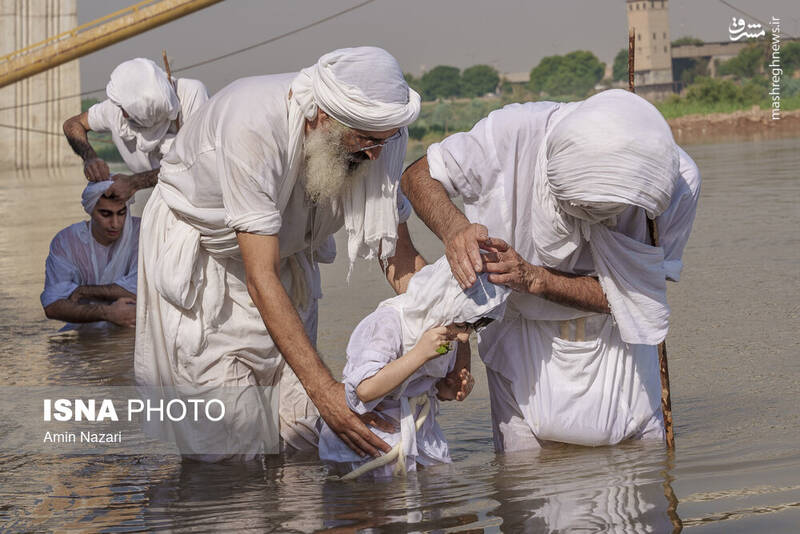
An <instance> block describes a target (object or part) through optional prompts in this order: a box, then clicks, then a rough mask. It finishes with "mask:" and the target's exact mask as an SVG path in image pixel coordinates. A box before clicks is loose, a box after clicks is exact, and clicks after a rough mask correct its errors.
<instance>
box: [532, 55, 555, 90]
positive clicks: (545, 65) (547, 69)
mask: <svg viewBox="0 0 800 534" xmlns="http://www.w3.org/2000/svg"><path fill="white" fill-rule="evenodd" d="M563 63H564V57H563V56H547V57H543V58H542V60H541V61H540V62H539V64H538V65H536V66H535V67H534V68H533V69H532V70H531V78H530V82H528V86H529V87H530V89H531V91H534V92H536V93H539V92H541V91H543V90H544V85H545V83H547V81H548V80H549V79H550V78H552V77H553V76H555V74H556V71H558V69H559V67H561V65H562V64H563Z"/></svg>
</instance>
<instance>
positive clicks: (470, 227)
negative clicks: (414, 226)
mask: <svg viewBox="0 0 800 534" xmlns="http://www.w3.org/2000/svg"><path fill="white" fill-rule="evenodd" d="M401 186H402V188H403V193H405V195H406V197H408V199H409V200H410V201H411V204H412V205H413V206H414V211H416V212H417V215H419V217H420V218H421V219H422V221H423V222H424V223H425V224H426V225H428V228H430V229H431V231H433V233H435V234H436V235H437V236H439V239H441V240H442V242H443V243H444V246H445V255H446V256H447V261H448V262H449V263H450V268H451V269H452V271H453V276H455V277H456V280H458V282H459V284H461V286H462V287H469V286H471V285H472V284H474V283H475V281H476V280H477V278H476V276H475V273H479V272H481V269H482V268H483V267H482V263H481V257H480V251H479V249H480V244H481V243H482V242H483V241H484V240H485V239H486V238H487V237H488V232H487V230H486V227H485V226H483V225H480V224H471V223H470V222H469V219H467V217H466V216H465V215H464V214H463V213H461V211H460V210H459V209H458V208H457V207H456V205H455V204H453V202H452V201H451V200H450V197H449V196H448V195H447V191H446V190H445V188H444V186H443V185H442V184H441V183H439V182H438V181H436V180H434V179H433V178H432V177H431V173H430V168H429V167H428V158H427V156H425V157H422V158H420V159H418V160H417V161H415V162H414V163H412V164H411V165H410V166H409V167H408V168H407V169H406V170H405V172H404V173H403V176H402V179H401Z"/></svg>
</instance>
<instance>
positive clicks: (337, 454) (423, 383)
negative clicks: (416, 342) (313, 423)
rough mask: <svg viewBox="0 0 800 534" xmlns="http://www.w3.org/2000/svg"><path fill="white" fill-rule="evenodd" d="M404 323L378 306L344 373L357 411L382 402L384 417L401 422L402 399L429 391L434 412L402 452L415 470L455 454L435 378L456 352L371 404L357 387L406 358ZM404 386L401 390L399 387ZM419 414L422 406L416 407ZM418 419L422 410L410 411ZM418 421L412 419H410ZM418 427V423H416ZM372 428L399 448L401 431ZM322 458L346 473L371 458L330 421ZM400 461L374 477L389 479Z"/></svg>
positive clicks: (360, 331) (354, 340)
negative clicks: (443, 423)
mask: <svg viewBox="0 0 800 534" xmlns="http://www.w3.org/2000/svg"><path fill="white" fill-rule="evenodd" d="M403 354H404V350H403V327H402V323H401V319H400V313H399V311H398V310H396V309H395V308H392V307H390V306H379V307H378V309H377V310H375V311H374V312H372V313H370V314H369V315H367V316H366V317H365V318H364V319H363V320H362V321H361V322H360V323H359V324H358V326H356V328H355V330H353V333H352V334H351V336H350V342H349V343H348V344H347V365H345V368H344V371H343V373H342V375H343V376H342V382H344V388H345V396H346V399H347V406H348V407H349V408H350V409H351V410H353V411H354V412H356V413H359V414H364V413H368V412H371V411H372V410H374V409H375V407H376V406H378V405H379V404H380V405H381V411H380V412H379V413H380V414H382V415H383V416H384V417H387V416H388V417H390V418H391V419H393V420H394V421H397V422H398V423H402V422H403V419H404V415H406V417H405V418H406V419H408V415H407V414H403V406H402V402H403V398H405V399H406V401H405V402H406V403H407V402H408V399H409V398H411V397H415V396H417V395H421V394H426V395H427V396H428V400H429V402H430V403H431V411H430V413H429V414H428V417H427V418H426V419H425V422H424V423H423V424H422V427H420V429H419V430H417V431H416V433H415V436H414V438H415V439H412V440H409V441H410V443H408V444H404V445H407V446H405V447H404V449H407V450H405V451H403V453H404V454H405V455H406V458H407V459H406V470H407V471H409V472H410V471H416V464H417V463H419V464H421V465H425V466H427V465H433V464H437V463H450V462H451V459H450V453H449V451H448V448H447V440H446V439H445V437H444V433H443V432H442V429H441V427H440V426H439V423H438V422H437V421H436V415H437V414H438V412H439V401H438V400H437V398H436V382H438V381H439V380H440V379H441V378H443V377H444V376H445V375H446V374H447V373H449V372H450V371H452V369H453V365H454V364H455V358H456V351H455V350H452V351H450V352H449V353H447V354H445V355H443V356H441V357H440V358H436V359H435V360H432V362H435V363H436V365H426V366H423V367H421V368H420V369H418V370H417V371H415V372H414V373H413V374H412V375H411V376H410V377H409V378H408V380H407V381H406V382H405V383H404V384H402V385H401V386H399V387H398V388H397V389H396V390H395V391H393V392H390V393H388V394H387V395H385V396H383V397H379V398H377V399H374V400H372V401H370V402H368V403H365V402H362V401H361V400H360V399H359V398H358V395H357V394H356V388H357V387H358V385H359V384H360V383H361V382H363V381H364V380H366V379H367V378H369V377H371V376H373V375H375V373H377V372H378V371H380V370H381V369H383V368H384V367H385V366H386V365H387V364H389V363H390V362H392V361H394V360H396V359H397V358H399V357H400V356H403ZM401 389H402V392H400V391H399V390H401ZM417 412H419V409H417ZM411 415H412V416H413V417H414V418H416V416H417V414H411ZM410 422H411V424H412V425H413V424H414V422H413V420H411V421H410ZM412 428H413V427H412ZM370 430H372V431H373V433H375V435H377V436H378V437H380V438H381V439H382V440H384V441H385V442H386V443H387V444H388V445H389V446H390V447H394V446H395V445H396V444H397V443H398V442H399V441H400V438H401V432H400V431H398V432H384V431H382V430H379V429H377V428H371V429H370ZM319 456H320V458H321V459H322V460H325V461H326V462H332V463H334V464H340V465H338V468H339V469H341V471H342V474H345V473H347V472H350V471H352V470H353V469H356V468H357V467H359V466H360V465H362V464H363V463H365V462H368V461H369V460H370V458H366V459H363V458H360V457H359V456H358V455H357V454H356V453H354V452H353V451H352V450H350V448H349V447H348V446H347V445H345V444H344V442H343V441H342V440H341V439H339V437H338V436H337V435H336V434H335V433H334V432H333V430H331V429H330V427H329V426H328V425H327V424H323V427H322V431H321V432H320V440H319ZM394 466H395V462H392V463H391V464H387V465H385V466H383V467H380V468H378V469H376V470H375V471H374V472H373V475H374V476H379V477H389V476H392V472H393V469H394Z"/></svg>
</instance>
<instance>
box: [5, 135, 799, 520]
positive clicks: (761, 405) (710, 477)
mask: <svg viewBox="0 0 800 534" xmlns="http://www.w3.org/2000/svg"><path fill="white" fill-rule="evenodd" d="M686 148H687V150H688V152H689V153H690V154H691V155H692V157H693V158H694V159H695V161H696V162H697V164H698V166H699V167H700V170H701V172H702V175H703V191H702V196H701V204H700V208H699V211H698V215H697V220H696V222H695V228H694V232H693V235H692V238H691V240H690V241H689V245H688V247H687V249H686V253H685V256H684V260H685V269H684V272H683V279H682V281H681V282H680V283H679V284H673V285H671V286H670V289H669V300H670V305H671V307H672V312H673V315H672V326H671V330H670V335H669V337H668V346H669V364H670V372H671V380H672V397H673V413H674V420H675V432H676V442H677V448H676V451H675V453H674V454H668V453H667V452H666V451H665V450H664V448H663V447H662V446H661V445H659V444H649V445H643V444H625V445H622V446H618V447H601V448H594V449H592V448H582V447H563V448H559V449H556V450H547V451H545V452H542V453H517V454H506V455H497V454H495V453H494V452H493V450H492V445H491V428H490V424H489V402H488V394H487V390H486V385H485V374H484V372H483V369H482V365H481V364H480V362H479V360H478V359H477V357H475V360H474V363H473V368H474V374H475V376H476V379H477V386H476V389H475V391H473V393H472V395H471V396H470V397H469V398H468V399H467V400H466V401H465V402H463V403H449V404H443V406H442V415H441V418H440V421H441V424H442V427H443V429H444V432H445V434H446V436H447V437H448V440H449V443H450V447H451V453H452V456H453V460H454V463H453V464H452V465H449V466H441V467H438V468H432V469H428V470H426V471H424V472H420V473H418V474H417V475H416V476H413V477H411V478H409V479H407V480H394V481H391V482H379V483H373V482H370V483H342V482H336V481H334V480H331V479H330V478H329V477H328V476H327V472H326V470H325V468H324V467H323V466H322V465H321V464H320V463H319V462H318V461H317V460H316V459H315V458H314V457H313V456H301V455H297V456H290V457H286V458H270V459H269V460H268V461H267V462H266V463H265V465H263V466H262V465H246V466H230V465H203V464H190V463H184V464H182V463H181V462H180V460H179V458H177V457H176V456H170V455H79V454H73V455H63V454H61V455H58V454H45V453H37V452H30V451H26V450H25V448H24V447H23V448H21V449H18V450H9V449H8V448H7V447H5V448H3V447H2V444H3V434H4V433H5V431H4V430H3V429H2V428H1V427H0V451H2V452H0V528H2V530H5V531H9V532H16V531H25V532H40V531H41V532H46V531H66V530H73V531H106V532H127V531H141V530H170V531H175V532H180V531H190V530H191V531H193V532H194V531H205V532H207V531H244V530H253V531H270V532H292V531H302V532H307V531H315V530H320V529H330V530H331V531H333V532H355V531H364V532H406V531H412V532H416V531H419V532H464V531H469V532H555V531H558V532H566V531H579V532H677V531H680V530H681V529H686V530H687V531H692V532H706V533H710V532H726V533H730V532H797V531H800V446H798V439H799V438H800V408H798V400H797V399H798V398H800V358H798V355H799V354H800V350H798V349H799V348H800V347H798V342H797V341H796V337H795V336H796V332H797V331H798V326H800V325H799V324H798V322H799V321H798V318H799V317H800V304H798V277H799V274H800V269H798V259H800V236H799V235H798V232H797V228H798V227H800V202H799V201H800V180H799V179H798V176H797V169H798V168H800V150H798V149H800V142H798V140H797V139H788V140H786V139H785V140H776V141H766V142H754V143H731V144H704V145H694V146H689V147H686ZM83 185H84V180H83V178H82V175H81V172H80V169H79V168H69V169H60V170H58V171H34V172H31V173H17V174H13V173H12V174H4V175H2V176H0V224H1V225H2V228H3V230H2V233H0V281H2V282H1V283H0V296H1V297H2V298H1V299H0V325H2V328H0V361H1V362H2V367H0V388H2V389H3V390H5V392H6V393H8V392H13V391H23V390H25V388H26V387H32V386H47V385H60V386H88V385H91V386H123V385H131V384H132V381H133V365H132V353H133V333H132V332H131V331H124V330H118V331H111V332H104V333H102V334H97V333H95V334H78V333H75V332H67V333H59V332H58V329H59V328H60V324H59V323H57V322H53V321H48V320H47V319H45V317H44V314H43V312H42V310H41V307H40V305H39V293H40V292H41V288H42V283H43V279H44V260H45V257H46V256H47V250H48V244H49V241H50V239H51V238H52V236H53V235H54V234H55V233H56V232H57V231H58V230H59V229H61V228H63V227H64V226H67V225H68V224H70V223H72V222H75V221H77V220H81V219H83V218H85V214H84V213H83V211H82V209H81V206H80V203H79V197H80V191H81V188H82V187H83ZM139 208H141V205H140V206H139ZM411 230H412V237H413V238H414V240H415V242H416V243H417V244H418V246H419V248H420V249H421V250H422V251H423V252H424V253H425V255H426V256H427V257H428V259H429V260H430V259H435V258H436V257H437V256H438V255H440V254H441V250H442V249H441V247H440V245H439V244H438V243H437V241H436V240H435V238H434V237H433V236H432V234H430V233H429V232H427V230H426V229H425V228H424V227H423V226H422V225H421V224H420V223H419V221H416V220H412V223H411ZM338 237H339V238H340V248H339V250H344V247H342V246H341V245H343V243H342V241H341V237H342V236H338ZM345 269H346V266H345V261H344V259H343V258H340V259H339V260H338V261H337V263H335V264H334V265H332V266H329V267H324V270H323V288H324V292H325V297H324V298H323V300H322V301H321V311H320V330H319V347H320V352H321V353H322V355H323V357H324V358H325V360H326V362H327V363H328V364H329V365H330V367H331V368H332V370H333V371H334V373H335V374H337V375H338V374H339V373H340V371H341V368H342V367H343V364H344V361H343V354H344V348H345V345H346V343H347V339H348V336H349V333H350V332H351V330H352V329H353V327H354V326H355V325H356V324H357V323H358V321H359V320H360V319H361V318H362V317H363V316H364V315H365V314H367V313H369V312H370V311H372V309H374V307H375V305H376V303H377V302H378V301H379V300H381V299H383V298H386V297H388V296H389V295H390V290H389V288H388V285H386V283H385V282H384V281H382V279H381V274H380V272H379V271H378V269H377V266H375V265H366V264H363V265H358V266H357V268H356V270H355V272H354V275H353V278H352V281H351V284H350V286H349V287H348V286H347V285H346V284H345ZM12 388H13V389H12ZM0 391H2V390H0ZM5 404H6V405H5V406H0V415H2V417H10V418H12V419H13V417H14V414H13V413H11V414H9V413H8V412H9V411H10V409H11V404H10V403H8V402H6V403H5ZM20 417H21V416H20ZM6 421H8V419H6ZM7 428H8V427H7ZM34 439H38V436H32V437H31V440H34Z"/></svg>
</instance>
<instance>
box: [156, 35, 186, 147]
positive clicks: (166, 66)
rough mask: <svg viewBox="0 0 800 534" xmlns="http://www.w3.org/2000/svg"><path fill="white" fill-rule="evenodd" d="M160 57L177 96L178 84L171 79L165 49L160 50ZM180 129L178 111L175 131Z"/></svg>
mask: <svg viewBox="0 0 800 534" xmlns="http://www.w3.org/2000/svg"><path fill="white" fill-rule="evenodd" d="M161 59H162V60H164V70H165V71H167V80H169V83H170V85H172V89H173V90H174V91H175V96H176V97H177V96H178V85H177V84H176V83H175V82H174V81H172V73H171V72H170V70H169V61H167V50H166V49H163V50H161ZM180 129H181V115H180V113H178V116H177V117H175V133H177V132H178V130H180Z"/></svg>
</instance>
